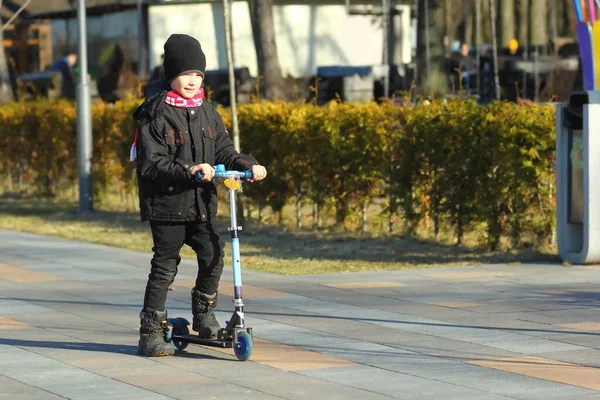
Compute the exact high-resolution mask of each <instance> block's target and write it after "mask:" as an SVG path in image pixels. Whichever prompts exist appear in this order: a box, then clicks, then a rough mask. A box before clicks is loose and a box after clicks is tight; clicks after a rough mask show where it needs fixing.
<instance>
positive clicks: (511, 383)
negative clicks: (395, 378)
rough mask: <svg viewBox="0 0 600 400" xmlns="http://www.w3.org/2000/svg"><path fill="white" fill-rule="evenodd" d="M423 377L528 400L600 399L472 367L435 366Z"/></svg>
mask: <svg viewBox="0 0 600 400" xmlns="http://www.w3.org/2000/svg"><path fill="white" fill-rule="evenodd" d="M419 374H420V375H421V374H424V375H421V376H424V377H428V378H429V379H433V380H442V381H446V382H453V383H454V384H456V385H461V386H467V387H471V388H476V389H479V390H485V391H488V392H490V393H495V394H497V395H502V396H508V397H511V398H518V399H524V400H525V399H527V400H544V399H555V398H557V399H568V398H571V399H576V398H581V397H583V396H591V395H593V394H594V393H595V394H596V395H598V396H600V392H596V391H594V390H589V389H584V388H580V387H575V386H570V385H565V384H561V383H557V382H552V381H548V380H543V379H537V378H532V377H528V376H525V375H519V374H513V373H510V372H505V371H498V370H494V369H488V368H482V367H478V366H475V365H469V364H457V365H449V364H438V365H432V366H431V367H430V368H429V369H428V370H421V371H419ZM569 396H571V397H569ZM580 396H581V397H580Z"/></svg>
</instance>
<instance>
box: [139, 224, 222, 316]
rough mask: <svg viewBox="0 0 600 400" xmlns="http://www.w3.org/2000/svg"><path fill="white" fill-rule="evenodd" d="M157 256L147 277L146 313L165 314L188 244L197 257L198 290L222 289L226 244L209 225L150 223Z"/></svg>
mask: <svg viewBox="0 0 600 400" xmlns="http://www.w3.org/2000/svg"><path fill="white" fill-rule="evenodd" d="M150 228H151V229H152V238H153V240H154V247H153V248H152V251H154V257H153V258H152V262H151V265H152V268H151V270H150V275H148V284H147V285H146V294H145V296H144V311H146V312H153V311H163V310H164V309H165V303H166V301H167V292H168V291H169V286H171V284H172V283H173V280H174V279H175V275H177V267H178V266H179V263H180V262H181V256H180V255H179V252H180V251H181V248H182V247H183V244H184V243H185V244H187V245H188V246H190V247H191V248H192V249H194V251H195V252H196V254H197V258H198V277H197V278H196V289H197V290H198V291H200V292H202V293H205V294H208V295H211V294H213V293H215V292H216V291H217V288H218V287H219V279H220V278H221V273H222V272H223V245H224V243H223V242H222V241H221V240H220V238H219V235H218V234H217V233H216V232H215V230H214V228H213V226H212V224H211V223H210V222H189V223H157V222H151V223H150Z"/></svg>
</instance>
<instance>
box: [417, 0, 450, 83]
mask: <svg viewBox="0 0 600 400" xmlns="http://www.w3.org/2000/svg"><path fill="white" fill-rule="evenodd" d="M430 3H431V4H430ZM443 39H444V9H443V6H442V4H441V2H439V1H433V0H418V17H417V69H418V71H419V77H420V78H421V79H420V85H419V86H420V88H421V90H422V91H424V93H427V94H429V93H432V92H433V93H436V94H443V93H445V92H446V91H447V89H448V80H447V77H446V76H445V74H444V73H443V72H442V61H443V59H444V41H443Z"/></svg>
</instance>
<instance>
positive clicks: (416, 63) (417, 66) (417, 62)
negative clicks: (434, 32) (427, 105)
mask: <svg viewBox="0 0 600 400" xmlns="http://www.w3.org/2000/svg"><path fill="white" fill-rule="evenodd" d="M419 12H420V10H419V0H415V21H416V24H417V29H416V31H417V37H418V35H419ZM418 49H419V43H418V40H417V46H416V47H415V58H414V59H413V60H414V63H415V71H414V79H413V80H414V83H415V85H417V84H418V83H419V72H420V71H419V52H418ZM416 92H417V91H416V90H413V91H412V94H413V95H412V102H413V103H416V102H417V93H416Z"/></svg>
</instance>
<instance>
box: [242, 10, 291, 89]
mask: <svg viewBox="0 0 600 400" xmlns="http://www.w3.org/2000/svg"><path fill="white" fill-rule="evenodd" d="M248 4H249V6H250V19H251V22H252V31H253V35H254V46H255V47H256V59H257V62H258V73H259V75H260V76H262V77H263V78H262V79H263V83H264V88H265V97H266V98H267V99H269V100H275V99H279V100H286V95H285V91H284V87H285V84H284V81H283V77H282V76H281V67H280V65H279V58H278V57H277V43H276V42H275V27H274V25H273V0H248Z"/></svg>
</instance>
